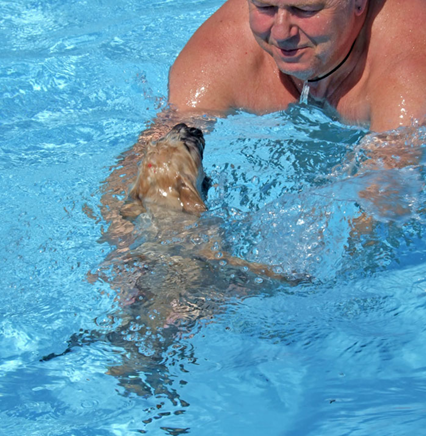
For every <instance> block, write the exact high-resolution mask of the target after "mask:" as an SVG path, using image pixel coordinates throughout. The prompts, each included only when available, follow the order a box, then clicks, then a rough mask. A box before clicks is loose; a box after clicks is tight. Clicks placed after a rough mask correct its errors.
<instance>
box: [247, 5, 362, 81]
mask: <svg viewBox="0 0 426 436" xmlns="http://www.w3.org/2000/svg"><path fill="white" fill-rule="evenodd" d="M248 2H249V11H250V27H251V30H252V32H253V34H254V36H255V38H256V40H257V42H258V43H259V44H260V46H261V47H262V48H263V49H264V50H265V51H266V52H267V53H269V54H270V55H271V56H272V57H273V58H274V60H275V62H276V64H277V66H278V68H279V69H280V70H281V71H282V72H283V73H285V74H290V75H292V76H295V77H298V78H299V79H301V80H307V79H311V78H314V77H317V76H319V75H322V74H326V73H327V72H328V71H330V70H331V69H332V68H334V67H335V66H336V64H337V63H338V62H339V61H340V60H341V59H342V58H343V57H344V56H345V55H346V54H347V53H348V51H349V49H350V47H351V44H352V41H353V34H354V27H355V26H354V23H355V18H356V13H355V4H354V3H355V2H354V1H353V0H248Z"/></svg>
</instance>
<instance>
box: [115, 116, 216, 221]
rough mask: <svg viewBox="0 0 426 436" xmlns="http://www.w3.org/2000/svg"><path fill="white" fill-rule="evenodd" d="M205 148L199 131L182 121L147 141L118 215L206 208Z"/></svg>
mask: <svg viewBox="0 0 426 436" xmlns="http://www.w3.org/2000/svg"><path fill="white" fill-rule="evenodd" d="M204 147H205V141H204V136H203V133H202V131H201V130H200V129H197V128H195V127H188V126H187V125H186V124H184V123H180V124H177V125H176V126H174V127H173V128H172V130H171V131H170V132H169V133H167V135H165V136H164V137H163V138H161V139H159V140H158V141H153V142H149V143H148V144H147V145H146V147H145V149H144V155H143V159H142V161H141V163H140V167H139V172H138V176H137V180H136V182H135V184H134V185H133V187H132V188H131V190H130V192H129V197H128V200H127V201H126V203H125V205H124V206H123V207H122V209H121V215H122V216H123V217H124V218H128V219H132V218H136V217H137V216H138V215H140V214H141V213H144V212H146V210H147V209H149V210H150V211H151V212H152V211H153V209H155V208H156V206H160V207H163V208H165V209H168V210H181V211H184V212H188V213H191V214H194V215H199V214H200V213H201V212H203V211H205V210H207V208H206V206H205V204H204V201H203V199H202V192H203V190H205V189H206V186H207V185H208V182H207V180H208V179H207V178H206V176H205V174H204V170H203V166H202V160H203V155H204Z"/></svg>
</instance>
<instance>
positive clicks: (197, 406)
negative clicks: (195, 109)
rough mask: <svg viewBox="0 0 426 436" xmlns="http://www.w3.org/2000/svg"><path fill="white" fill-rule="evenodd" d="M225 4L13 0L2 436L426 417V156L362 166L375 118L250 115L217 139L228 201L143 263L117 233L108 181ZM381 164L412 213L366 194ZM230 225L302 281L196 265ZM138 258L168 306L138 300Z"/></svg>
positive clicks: (347, 426)
mask: <svg viewBox="0 0 426 436" xmlns="http://www.w3.org/2000/svg"><path fill="white" fill-rule="evenodd" d="M221 3H222V2H221V1H217V0H198V1H191V2H189V1H187V0H178V1H173V2H171V1H165V0H153V1H150V2H148V4H146V2H145V3H143V2H136V1H133V0H128V1H121V2H112V1H111V2H109V1H101V0H90V1H82V0H79V1H70V2H64V1H61V0H58V1H53V0H47V1H44V2H37V1H24V0H17V1H14V2H9V1H5V0H0V13H1V16H2V18H3V21H2V23H1V24H0V35H1V41H2V48H1V58H2V63H1V67H0V83H1V86H0V89H1V97H2V98H1V101H0V119H1V136H0V166H1V173H0V184H1V190H2V192H3V195H2V197H1V200H0V207H1V211H2V215H1V216H2V225H1V230H0V232H1V248H2V249H1V252H2V262H1V279H2V280H1V284H2V287H1V289H2V307H1V317H0V332H1V335H0V358H1V360H0V377H1V379H0V380H1V384H0V389H1V390H0V414H1V415H0V433H2V434H7V435H27V434H28V435H43V436H44V435H131V434H141V433H142V434H144V433H146V434H152V435H157V434H158V435H163V434H164V435H167V434H169V435H177V434H193V435H258V434H260V433H264V434H267V435H271V436H272V435H346V434H347V435H349V434H350V435H371V434H374V435H403V434H408V433H412V434H422V432H423V428H424V426H425V417H426V401H425V394H426V392H425V391H426V382H425V379H426V378H425V375H426V369H425V368H426V355H425V353H424V351H423V350H424V348H425V345H426V333H425V319H426V318H425V316H426V300H423V298H425V296H426V293H425V291H426V281H425V280H426V269H425V256H426V247H425V243H424V242H423V239H424V231H425V221H424V217H425V215H424V168H423V166H422V165H420V166H418V167H417V168H405V169H401V170H395V171H392V172H386V171H372V172H371V173H369V174H367V175H366V176H365V177H358V178H357V177H352V175H353V174H354V173H355V172H356V171H357V169H358V168H359V162H360V161H362V160H363V153H364V152H365V150H364V149H363V147H362V138H363V137H364V136H365V134H366V133H367V132H366V131H364V130H362V129H357V128H354V127H348V126H344V125H342V124H340V123H339V122H338V121H336V120H334V119H332V118H330V117H328V116H327V115H326V114H324V113H323V112H322V111H321V110H319V109H317V108H314V107H310V106H305V105H295V106H294V107H292V108H291V109H290V110H289V111H287V112H286V113H275V114H270V115H265V116H262V117H260V116H254V115H249V114H245V113H236V114H234V115H232V116H230V117H228V118H226V119H221V120H218V121H217V122H216V124H215V125H214V128H213V130H212V131H211V133H209V134H208V135H207V136H206V143H207V145H206V153H205V160H204V166H205V169H206V173H207V174H208V175H209V176H210V177H211V179H212V187H211V188H210V190H209V193H208V206H209V212H208V213H206V214H205V215H204V216H203V217H201V218H200V220H199V221H198V222H196V223H191V224H190V225H187V223H184V224H185V225H184V227H185V233H184V236H182V234H181V233H179V232H175V233H173V232H171V233H168V234H167V233H164V235H163V236H164V237H163V239H162V240H160V241H159V244H158V245H159V247H156V248H155V250H154V254H155V255H156V256H157V257H155V256H154V257H153V256H151V257H146V258H143V262H142V264H139V265H136V266H135V265H130V264H128V263H126V262H124V261H122V259H120V257H119V256H116V257H114V256H112V257H111V254H112V253H114V247H113V246H111V245H110V244H108V243H107V242H103V240H102V239H101V236H102V234H103V232H104V231H105V229H106V227H107V223H106V222H105V219H104V218H103V216H102V214H101V212H100V209H101V207H105V204H103V203H102V201H103V200H102V199H103V198H104V197H103V196H104V195H105V184H104V183H103V182H104V180H105V179H106V178H107V177H108V176H109V174H110V173H111V171H112V169H111V168H112V167H113V166H114V165H116V162H117V157H118V156H119V155H120V153H122V152H124V151H125V150H127V149H129V148H130V147H131V146H132V144H133V143H134V142H135V141H136V139H137V137H138V134H139V132H140V131H142V130H143V129H144V128H145V127H146V126H147V125H148V124H149V122H150V120H152V119H153V117H154V116H155V114H156V113H157V112H158V111H159V110H160V109H162V108H164V107H165V96H166V94H167V73H168V68H169V66H170V65H171V63H172V62H173V60H174V59H175V57H176V56H177V54H178V52H179V50H180V49H181V48H182V47H183V46H184V44H185V42H186V41H187V40H188V38H189V37H190V35H191V34H192V33H193V31H194V30H195V29H196V28H197V27H198V26H199V25H200V24H201V23H202V22H203V21H204V20H205V18H206V17H208V16H209V15H211V14H212V13H213V11H215V10H216V9H217V8H218V7H219V6H220V4H221ZM417 134H418V136H419V137H420V138H423V136H424V132H423V131H422V130H420V129H419V130H418V131H417ZM231 149H232V153H230V150H231ZM378 177H379V180H381V183H383V184H384V185H385V184H386V183H390V182H389V180H391V181H392V182H394V183H399V184H400V185H401V186H402V188H403V189H402V191H401V192H402V193H401V194H398V196H397V197H395V198H396V200H398V201H401V202H403V203H404V204H406V205H407V207H408V209H409V212H408V213H407V214H405V215H404V216H403V217H399V218H398V219H394V218H395V217H392V216H388V215H386V214H383V213H382V211H380V210H377V209H376V208H375V205H374V204H371V202H368V200H365V199H363V198H362V197H360V195H359V193H360V192H361V191H362V190H363V189H365V187H366V185H368V184H369V183H370V182H371V181H374V180H377V178H378ZM123 180H125V179H124V178H123ZM124 188H125V187H124V186H123V189H124ZM395 198H393V199H391V200H394V201H396V200H395ZM362 210H365V211H367V212H368V214H369V215H370V216H372V217H373V218H374V220H373V227H374V228H373V231H365V232H363V231H362V229H361V227H360V228H356V227H355V230H354V227H353V223H354V222H356V220H357V219H358V220H359V219H360V217H361V218H362V215H361V214H362ZM361 222H362V220H361ZM149 224H150V223H146V222H143V221H140V222H138V224H137V226H139V227H137V229H136V231H137V232H139V234H138V235H137V237H139V238H141V240H142V242H146V240H144V239H143V238H147V237H146V236H145V233H144V231H147V227H146V226H148V225H149ZM210 229H213V230H210ZM209 231H214V232H216V233H217V234H220V236H221V240H222V241H223V247H224V248H225V249H226V250H228V252H230V253H231V254H232V255H234V256H241V257H243V258H245V259H247V260H250V261H254V262H259V263H264V264H268V265H271V267H272V268H274V269H275V271H277V272H278V273H280V274H283V275H285V276H286V277H290V278H294V279H295V280H294V281H290V283H288V282H283V281H279V280H275V279H272V278H268V277H264V276H262V275H256V274H254V273H253V272H251V271H250V270H247V269H244V268H230V266H229V265H227V264H226V262H225V261H223V260H222V259H221V258H220V256H217V260H216V261H212V262H204V261H202V260H200V259H198V258H196V257H194V256H193V257H190V260H188V259H189V257H188V255H187V254H186V253H185V249H186V248H187V245H188V244H193V245H194V246H196V245H197V243H198V242H197V241H199V240H202V239H203V238H206V237H209V236H208V235H209ZM136 242H137V239H136V241H135V240H133V243H134V244H135V243H136ZM148 242H152V241H148ZM139 243H141V241H139ZM161 247H165V248H164V250H163V251H161ZM134 249H135V250H137V247H134ZM108 256H110V257H109V259H110V260H111V262H110V263H109V264H105V259H106V258H107V257H108ZM182 264H185V269H184V271H185V272H188V271H190V272H191V274H192V275H187V274H186V275H185V276H182V274H181V267H182ZM100 265H103V266H102V267H101V270H102V274H100V275H98V276H96V277H95V280H93V279H91V277H92V276H91V275H93V274H95V273H96V271H97V270H98V269H99V266H100ZM132 268H133V269H132ZM135 270H136V272H135ZM141 270H142V271H143V274H141V273H140V271H141ZM135 274H136V275H137V276H138V280H139V279H140V277H142V279H141V280H142V283H143V287H144V290H145V292H146V294H147V295H152V300H153V301H154V302H155V305H154V306H153V307H151V306H149V305H146V304H145V300H144V301H143V302H142V303H137V302H136V303H137V304H135V303H132V302H131V301H130V302H128V303H129V304H127V303H126V302H124V303H123V301H121V302H120V300H118V301H117V295H118V294H119V293H120V287H119V285H117V280H118V279H119V278H120V277H121V278H124V279H127V278H131V279H132V280H133V279H134V278H135ZM188 277H189V278H188ZM194 277H195V279H194ZM117 278H118V279H117ZM121 286H122V287H123V288H125V287H126V283H121ZM147 289H148V292H147V291H146V290H147ZM128 297H129V298H130V300H131V299H132V295H128ZM176 301H177V302H178V305H179V307H180V308H181V309H182V310H181V311H180V312H179V310H177V312H179V314H180V315H179V316H178V317H176V318H173V317H170V314H169V313H167V314H166V315H164V316H165V317H166V318H167V319H166V322H163V320H162V318H161V317H162V316H163V313H162V310H168V308H169V306H168V305H172V304H176ZM178 309H179V308H178ZM158 319H159V320H160V321H161V322H157V320H158Z"/></svg>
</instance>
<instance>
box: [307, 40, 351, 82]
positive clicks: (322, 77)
mask: <svg viewBox="0 0 426 436" xmlns="http://www.w3.org/2000/svg"><path fill="white" fill-rule="evenodd" d="M355 43H356V39H355V41H354V42H353V44H352V47H351V49H350V50H349V53H348V54H347V55H346V57H345V59H343V61H342V62H340V64H339V65H337V67H336V68H333V69H332V70H331V71H330V72H329V73H327V74H326V75H324V76H321V77H316V78H315V79H310V80H308V82H309V83H311V82H319V81H320V80H322V79H325V78H326V77H328V76H330V75H331V74H333V73H334V72H335V71H337V70H338V69H339V68H340V67H341V66H342V65H343V64H344V63H345V62H346V61H347V60H348V57H349V56H350V54H351V53H352V50H353V48H354V47H355Z"/></svg>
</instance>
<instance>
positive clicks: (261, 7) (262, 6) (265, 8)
mask: <svg viewBox="0 0 426 436" xmlns="http://www.w3.org/2000/svg"><path fill="white" fill-rule="evenodd" d="M254 5H255V6H256V9H260V10H261V11H267V10H272V9H274V7H275V6H271V5H265V4H259V3H254Z"/></svg>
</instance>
